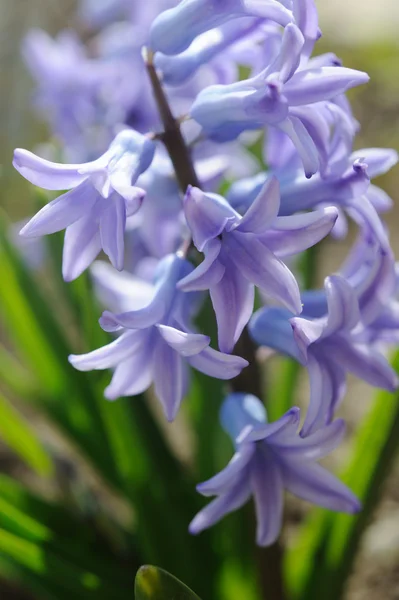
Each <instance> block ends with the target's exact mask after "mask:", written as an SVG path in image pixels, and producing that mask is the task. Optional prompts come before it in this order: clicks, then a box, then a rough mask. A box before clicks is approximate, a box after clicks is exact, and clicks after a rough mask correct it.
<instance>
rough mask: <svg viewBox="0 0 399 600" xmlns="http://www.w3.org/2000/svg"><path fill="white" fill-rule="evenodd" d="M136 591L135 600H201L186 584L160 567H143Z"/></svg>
mask: <svg viewBox="0 0 399 600" xmlns="http://www.w3.org/2000/svg"><path fill="white" fill-rule="evenodd" d="M134 590H135V600H200V598H199V597H198V596H197V595H196V594H194V592H192V591H191V590H190V589H189V588H188V587H187V586H186V585H184V583H182V582H181V581H179V580H178V579H176V577H173V575H170V574H169V573H167V572H166V571H163V570H162V569H158V567H151V566H144V567H141V569H140V570H139V572H138V573H137V576H136V582H135V586H134Z"/></svg>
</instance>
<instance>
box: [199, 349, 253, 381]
mask: <svg viewBox="0 0 399 600" xmlns="http://www.w3.org/2000/svg"><path fill="white" fill-rule="evenodd" d="M188 362H189V363H190V365H191V366H192V367H194V369H197V371H200V372H201V373H205V375H209V377H215V378H216V379H223V380H225V379H233V378H234V377H237V375H239V374H240V373H241V371H242V370H243V369H244V368H245V367H247V366H248V364H249V363H248V361H247V360H245V359H244V358H241V357H240V356H234V355H233V354H223V353H222V352H218V351H217V350H214V349H213V348H209V347H208V348H205V350H203V351H202V352H200V353H199V354H196V355H195V356H190V357H189V358H188Z"/></svg>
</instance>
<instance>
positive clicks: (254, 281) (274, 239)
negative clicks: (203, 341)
mask: <svg viewBox="0 0 399 600" xmlns="http://www.w3.org/2000/svg"><path fill="white" fill-rule="evenodd" d="M279 205H280V196H279V186H278V182H277V180H276V179H275V178H271V179H270V180H269V181H268V182H267V183H266V184H265V185H264V187H263V188H262V190H261V192H260V193H259V195H258V197H257V198H256V200H255V201H254V203H253V204H252V205H251V207H250V208H249V210H248V211H247V212H246V213H245V215H244V216H243V217H242V216H241V215H239V214H238V213H237V212H236V211H235V210H233V209H232V208H231V207H230V205H229V204H228V203H227V202H226V200H225V199H224V198H222V197H221V196H218V195H216V194H206V193H204V192H202V191H201V190H199V189H197V188H189V189H188V191H187V194H186V198H185V203H184V210H185V216H186V219H187V223H188V226H189V227H190V230H191V232H192V236H193V240H194V244H195V246H196V248H197V249H198V250H199V251H200V252H203V253H204V255H205V259H204V261H203V262H202V263H201V264H200V265H199V266H198V267H197V268H196V270H195V271H194V272H193V273H191V274H190V275H188V276H187V277H185V278H184V279H183V280H182V281H181V282H180V283H179V287H180V288H181V289H183V290H185V291H193V290H204V289H209V290H210V294H211V298H212V303H213V306H214V309H215V313H216V318H217V322H218V333H219V347H220V349H221V350H222V351H223V352H231V351H232V349H233V347H234V344H235V343H236V342H237V340H238V338H239V337H240V335H241V332H242V330H243V328H244V327H245V325H246V324H247V323H248V321H249V319H250V317H251V315H252V311H253V303H254V286H257V287H259V288H261V289H262V291H264V292H265V294H266V295H268V296H269V297H271V298H273V299H274V300H277V301H278V302H280V303H282V304H283V305H284V306H286V307H287V308H288V309H289V310H291V311H292V312H293V313H294V314H299V313H300V312H301V310H302V307H301V300H300V294H299V289H298V285H297V282H296V280H295V277H294V276H293V274H292V273H291V271H290V270H289V269H288V267H287V266H286V265H285V264H284V263H283V262H282V260H281V259H280V258H279V257H285V256H289V255H292V254H296V253H297V252H300V251H302V250H304V249H305V248H308V247H310V246H312V245H313V244H315V243H316V242H318V241H319V240H320V239H322V238H323V237H324V236H325V235H327V233H328V232H329V231H330V230H331V228H332V226H333V224H334V222H335V219H336V211H335V209H325V210H322V211H319V212H314V213H309V214H302V215H296V216H294V217H278V216H277V215H278V211H279Z"/></svg>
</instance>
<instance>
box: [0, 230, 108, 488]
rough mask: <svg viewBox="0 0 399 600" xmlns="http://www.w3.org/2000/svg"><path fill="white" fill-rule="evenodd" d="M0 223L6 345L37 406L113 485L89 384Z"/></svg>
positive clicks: (95, 399) (95, 398)
mask: <svg viewBox="0 0 399 600" xmlns="http://www.w3.org/2000/svg"><path fill="white" fill-rule="evenodd" d="M5 228H6V225H5V223H4V221H1V220H0V254H1V260H0V276H1V277H2V279H3V280H4V281H7V285H4V286H1V288H0V306H1V308H2V313H3V315H4V316H5V318H6V325H7V328H8V331H9V334H10V337H11V339H12V340H13V341H14V342H15V344H16V346H17V347H18V350H19V351H20V353H21V355H22V356H23V357H24V358H25V359H26V360H27V362H28V364H29V365H30V367H31V368H32V370H33V372H34V373H35V375H36V376H37V378H38V380H39V382H40V387H41V393H40V398H39V401H40V403H41V404H42V406H44V408H45V410H46V412H47V413H48V415H49V416H50V417H51V418H52V419H54V420H55V421H56V422H57V424H58V426H59V427H61V429H62V430H63V431H65V432H66V434H67V435H68V436H69V437H70V438H71V439H72V440H73V441H74V442H75V443H76V442H77V443H78V445H79V446H80V447H81V448H82V450H83V451H84V453H85V454H86V456H88V458H89V459H90V460H91V461H92V462H94V464H95V465H96V467H97V468H99V469H100V472H101V473H102V475H103V476H105V477H106V478H107V479H108V480H109V481H110V482H111V483H112V484H113V485H117V477H116V473H115V467H114V465H113V464H112V455H111V453H110V451H109V448H108V443H107V437H106V434H105V431H104V423H103V421H102V419H101V417H100V415H99V411H98V408H97V404H98V394H97V395H96V392H95V391H94V390H93V387H92V386H91V385H90V379H89V378H88V377H87V375H86V374H84V373H79V372H78V371H76V370H75V369H73V368H72V366H71V365H70V364H69V363H68V360H67V357H68V354H69V353H70V352H71V348H70V346H69V342H68V340H67V338H66V337H65V334H64V333H63V331H62V329H61V328H60V325H59V323H58V322H57V320H56V319H55V318H54V317H53V312H54V311H53V308H52V306H51V305H49V304H48V302H47V299H46V298H45V297H44V296H43V295H42V294H41V291H40V289H39V286H38V283H37V281H36V280H35V279H34V277H33V276H32V274H31V273H30V272H29V270H28V269H27V268H26V267H25V266H24V264H23V263H22V261H21V259H20V258H19V256H18V254H17V252H16V251H15V249H13V247H12V245H11V244H10V243H9V242H8V240H7V237H6V234H5Z"/></svg>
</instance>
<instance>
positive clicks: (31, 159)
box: [13, 148, 87, 190]
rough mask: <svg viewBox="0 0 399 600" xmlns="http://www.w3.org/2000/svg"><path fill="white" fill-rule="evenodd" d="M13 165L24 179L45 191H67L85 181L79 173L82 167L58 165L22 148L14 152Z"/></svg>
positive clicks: (85, 176)
mask: <svg viewBox="0 0 399 600" xmlns="http://www.w3.org/2000/svg"><path fill="white" fill-rule="evenodd" d="M13 165H14V167H15V168H16V169H17V171H18V172H19V173H21V175H22V176H23V177H25V179H27V180H28V181H30V182H31V183H33V185H37V186H38V187H41V188H44V189H45V190H68V189H71V188H74V187H76V186H78V185H80V184H81V183H82V182H83V181H84V180H85V179H87V175H85V174H81V173H80V172H79V170H80V169H81V167H83V166H84V165H60V164H58V163H53V162H50V161H48V160H45V159H44V158H40V157H39V156H36V154H33V153H32V152H29V151H28V150H23V149H22V148H17V149H16V150H15V151H14V161H13Z"/></svg>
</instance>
